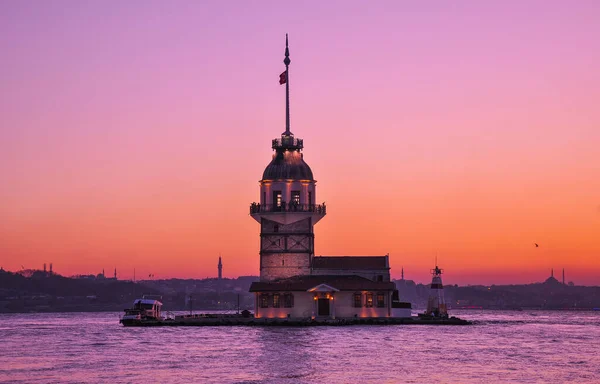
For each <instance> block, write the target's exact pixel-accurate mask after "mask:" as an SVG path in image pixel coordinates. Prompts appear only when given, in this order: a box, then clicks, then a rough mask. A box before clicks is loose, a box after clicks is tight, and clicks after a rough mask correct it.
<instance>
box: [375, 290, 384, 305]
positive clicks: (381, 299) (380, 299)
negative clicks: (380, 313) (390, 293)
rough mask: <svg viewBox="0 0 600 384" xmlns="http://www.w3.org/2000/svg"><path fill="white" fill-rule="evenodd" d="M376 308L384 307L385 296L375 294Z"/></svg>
mask: <svg viewBox="0 0 600 384" xmlns="http://www.w3.org/2000/svg"><path fill="white" fill-rule="evenodd" d="M377 307H379V308H383V307H385V295H384V294H383V293H381V292H380V293H378V294H377Z"/></svg>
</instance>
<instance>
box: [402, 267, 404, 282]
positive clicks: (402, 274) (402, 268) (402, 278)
mask: <svg viewBox="0 0 600 384" xmlns="http://www.w3.org/2000/svg"><path fill="white" fill-rule="evenodd" d="M402 280H404V267H402Z"/></svg>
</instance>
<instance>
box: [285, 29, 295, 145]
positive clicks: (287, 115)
mask: <svg viewBox="0 0 600 384" xmlns="http://www.w3.org/2000/svg"><path fill="white" fill-rule="evenodd" d="M291 62H292V61H291V60H290V50H289V48H288V35H287V33H286V34H285V59H283V63H284V64H285V132H284V135H285V136H290V135H293V134H292V132H291V131H290V70H289V65H290V63H291Z"/></svg>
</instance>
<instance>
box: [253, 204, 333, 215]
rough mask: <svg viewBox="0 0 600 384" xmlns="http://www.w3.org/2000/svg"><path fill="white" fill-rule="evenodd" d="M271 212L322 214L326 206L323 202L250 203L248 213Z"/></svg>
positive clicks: (324, 212) (325, 211) (325, 210)
mask: <svg viewBox="0 0 600 384" xmlns="http://www.w3.org/2000/svg"><path fill="white" fill-rule="evenodd" d="M271 212H278V213H281V212H311V213H318V214H321V215H324V214H326V213H327V207H325V203H323V204H297V203H294V202H290V203H281V204H259V203H252V204H250V214H251V215H252V214H255V213H271Z"/></svg>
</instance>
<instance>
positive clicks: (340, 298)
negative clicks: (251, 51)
mask: <svg viewBox="0 0 600 384" xmlns="http://www.w3.org/2000/svg"><path fill="white" fill-rule="evenodd" d="M283 62H284V64H285V72H283V73H282V74H281V75H280V77H279V83H280V84H285V112H286V113H285V132H283V133H282V134H281V137H280V138H276V139H273V140H272V142H271V148H272V149H273V150H274V151H275V153H274V154H273V158H272V160H271V162H270V163H269V165H267V167H266V169H265V171H264V172H263V175H262V179H261V180H260V181H259V184H260V201H259V202H257V203H252V204H251V205H250V216H252V218H253V219H254V220H256V221H257V222H258V223H259V224H260V281H258V282H254V283H253V284H252V285H251V287H250V292H253V293H254V295H255V314H254V315H255V317H256V318H265V317H266V318H313V319H315V318H318V319H328V318H331V319H335V318H354V317H390V316H393V317H409V316H410V315H411V313H410V306H407V305H405V303H400V304H399V301H398V292H397V291H396V285H395V284H394V283H393V282H392V281H390V263H389V256H388V255H383V256H318V257H317V256H315V252H314V239H315V235H314V225H315V224H317V223H318V222H319V221H320V220H321V219H323V217H325V215H326V214H327V207H326V206H325V203H321V204H317V203H316V201H317V191H316V183H317V181H316V180H315V179H314V177H313V172H312V170H311V169H310V167H309V166H308V164H307V163H306V162H305V161H304V156H303V153H302V150H303V148H304V142H303V140H302V139H299V138H296V137H295V136H294V134H293V133H292V132H291V130H290V99H289V95H290V72H289V65H290V62H291V60H290V57H289V48H288V39H287V35H286V47H285V59H284V60H283Z"/></svg>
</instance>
